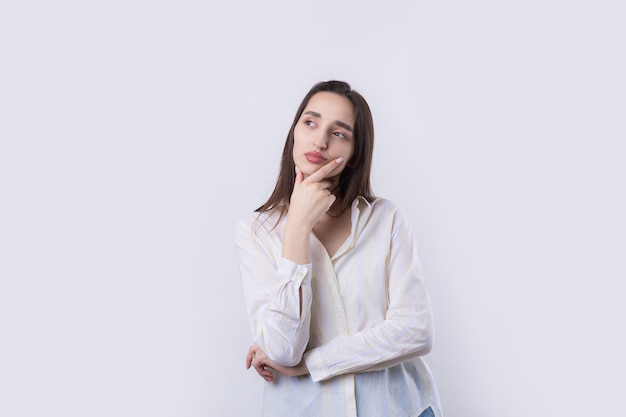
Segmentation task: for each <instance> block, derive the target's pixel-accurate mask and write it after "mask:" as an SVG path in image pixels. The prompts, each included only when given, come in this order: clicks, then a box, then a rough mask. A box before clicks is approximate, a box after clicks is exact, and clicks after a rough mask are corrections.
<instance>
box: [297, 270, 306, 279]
mask: <svg viewBox="0 0 626 417" xmlns="http://www.w3.org/2000/svg"><path fill="white" fill-rule="evenodd" d="M305 275H306V271H303V270H299V271H298V273H297V274H296V276H297V277H298V278H304V276H305Z"/></svg>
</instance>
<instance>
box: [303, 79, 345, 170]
mask: <svg viewBox="0 0 626 417" xmlns="http://www.w3.org/2000/svg"><path fill="white" fill-rule="evenodd" d="M354 122H355V115H354V106H353V105H352V103H351V102H350V100H348V99H347V98H346V97H344V96H341V95H339V94H335V93H331V92H326V91H322V92H319V93H316V94H315V95H314V96H313V97H311V99H310V100H309V102H308V104H307V105H306V107H305V109H304V111H303V112H302V115H301V116H300V119H299V120H298V122H297V123H296V127H295V129H294V144H293V161H294V163H295V164H296V166H297V167H298V168H299V169H300V171H302V173H303V174H304V177H305V178H306V177H307V176H309V175H311V174H312V173H314V172H315V171H317V170H318V169H319V168H321V167H322V166H324V165H326V164H327V163H329V162H330V161H332V160H334V159H337V158H339V157H343V162H341V164H340V165H339V166H338V167H337V168H336V169H335V170H334V171H332V172H331V174H330V175H329V177H338V175H339V174H340V173H341V171H343V169H344V168H345V166H346V164H347V163H348V162H349V161H350V158H351V157H352V154H353V153H354V134H353V132H354Z"/></svg>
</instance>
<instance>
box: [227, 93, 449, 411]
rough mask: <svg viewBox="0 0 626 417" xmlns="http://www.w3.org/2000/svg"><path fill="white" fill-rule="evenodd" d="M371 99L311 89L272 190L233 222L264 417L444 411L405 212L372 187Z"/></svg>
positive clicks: (424, 297) (248, 361)
mask: <svg viewBox="0 0 626 417" xmlns="http://www.w3.org/2000/svg"><path fill="white" fill-rule="evenodd" d="M373 147H374V126H373V122H372V115H371V112H370V109H369V106H368V105H367V102H366V101H365V99H364V98H363V97H362V96H361V95H360V94H359V93H357V92H356V91H354V90H352V89H351V88H350V86H349V85H348V84H347V83H345V82H340V81H328V82H321V83H318V84H316V85H315V86H313V88H312V89H311V90H310V91H309V93H308V94H307V95H306V96H305V97H304V99H303V101H302V103H301V104H300V107H299V108H298V111H297V112H296V116H295V118H294V121H293V124H292V125H291V129H290V130H289V134H288V135H287V140H286V142H285V146H284V149H283V155H282V161H281V166H280V174H279V177H278V181H277V184H276V187H275V189H274V192H273V193H272V194H271V196H270V198H269V199H268V201H267V202H266V203H265V204H263V205H262V206H261V207H260V208H259V209H257V210H256V213H251V214H250V216H248V217H246V218H245V219H244V220H242V221H241V222H240V223H239V224H238V227H237V233H236V237H235V244H236V248H237V255H238V261H239V268H240V271H241V276H242V279H243V288H244V293H245V298H246V303H247V306H248V313H249V316H250V322H251V327H252V333H253V337H254V343H255V344H254V345H252V347H250V349H249V352H248V355H247V357H246V366H247V367H248V368H249V367H251V366H252V367H254V369H255V370H256V371H257V372H258V374H259V375H260V376H261V377H262V378H263V379H265V381H267V382H266V387H265V391H264V404H263V415H264V416H290V417H292V416H311V417H332V416H337V417H346V416H358V417H366V416H367V417H381V416H385V417H395V416H402V417H411V416H412V417H417V416H441V411H440V405H439V398H438V394H437V388H436V386H435V382H434V380H433V377H432V375H431V372H430V370H429V368H428V366H427V365H426V363H425V362H424V360H423V359H422V356H423V355H426V354H427V353H428V352H429V351H430V349H431V343H432V328H433V324H432V317H431V309H430V302H429V299H428V294H427V291H426V288H425V286H424V281H423V277H422V271H421V268H420V265H419V261H418V257H417V252H416V247H415V239H414V237H413V235H412V233H411V231H410V228H409V223H408V221H407V218H406V217H405V216H404V215H403V214H402V213H401V211H400V210H399V209H398V208H397V207H396V206H395V205H394V204H393V203H392V202H390V201H389V200H385V199H382V198H375V197H374V195H373V194H372V191H371V187H370V168H371V163H372V152H373Z"/></svg>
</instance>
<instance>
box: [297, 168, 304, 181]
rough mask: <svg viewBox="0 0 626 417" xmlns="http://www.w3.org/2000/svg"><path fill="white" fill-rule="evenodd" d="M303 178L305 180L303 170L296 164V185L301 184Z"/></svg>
mask: <svg viewBox="0 0 626 417" xmlns="http://www.w3.org/2000/svg"><path fill="white" fill-rule="evenodd" d="M303 180H304V175H303V174H302V171H300V168H298V167H297V166H296V182H295V185H300V184H301V183H302V181H303Z"/></svg>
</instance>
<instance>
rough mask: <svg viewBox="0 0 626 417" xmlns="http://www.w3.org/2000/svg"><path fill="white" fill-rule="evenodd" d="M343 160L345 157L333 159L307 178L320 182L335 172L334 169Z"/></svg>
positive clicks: (310, 180)
mask: <svg viewBox="0 0 626 417" xmlns="http://www.w3.org/2000/svg"><path fill="white" fill-rule="evenodd" d="M342 162H343V158H337V159H333V160H332V161H330V162H328V163H327V164H326V165H324V166H323V167H321V168H320V169H318V170H317V171H315V172H314V173H313V174H311V175H309V177H308V178H307V179H306V180H307V181H309V182H319V181H321V180H323V179H324V178H326V176H327V175H328V174H330V173H331V172H333V170H334V169H335V168H337V167H338V166H339V164H341V163H342Z"/></svg>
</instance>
